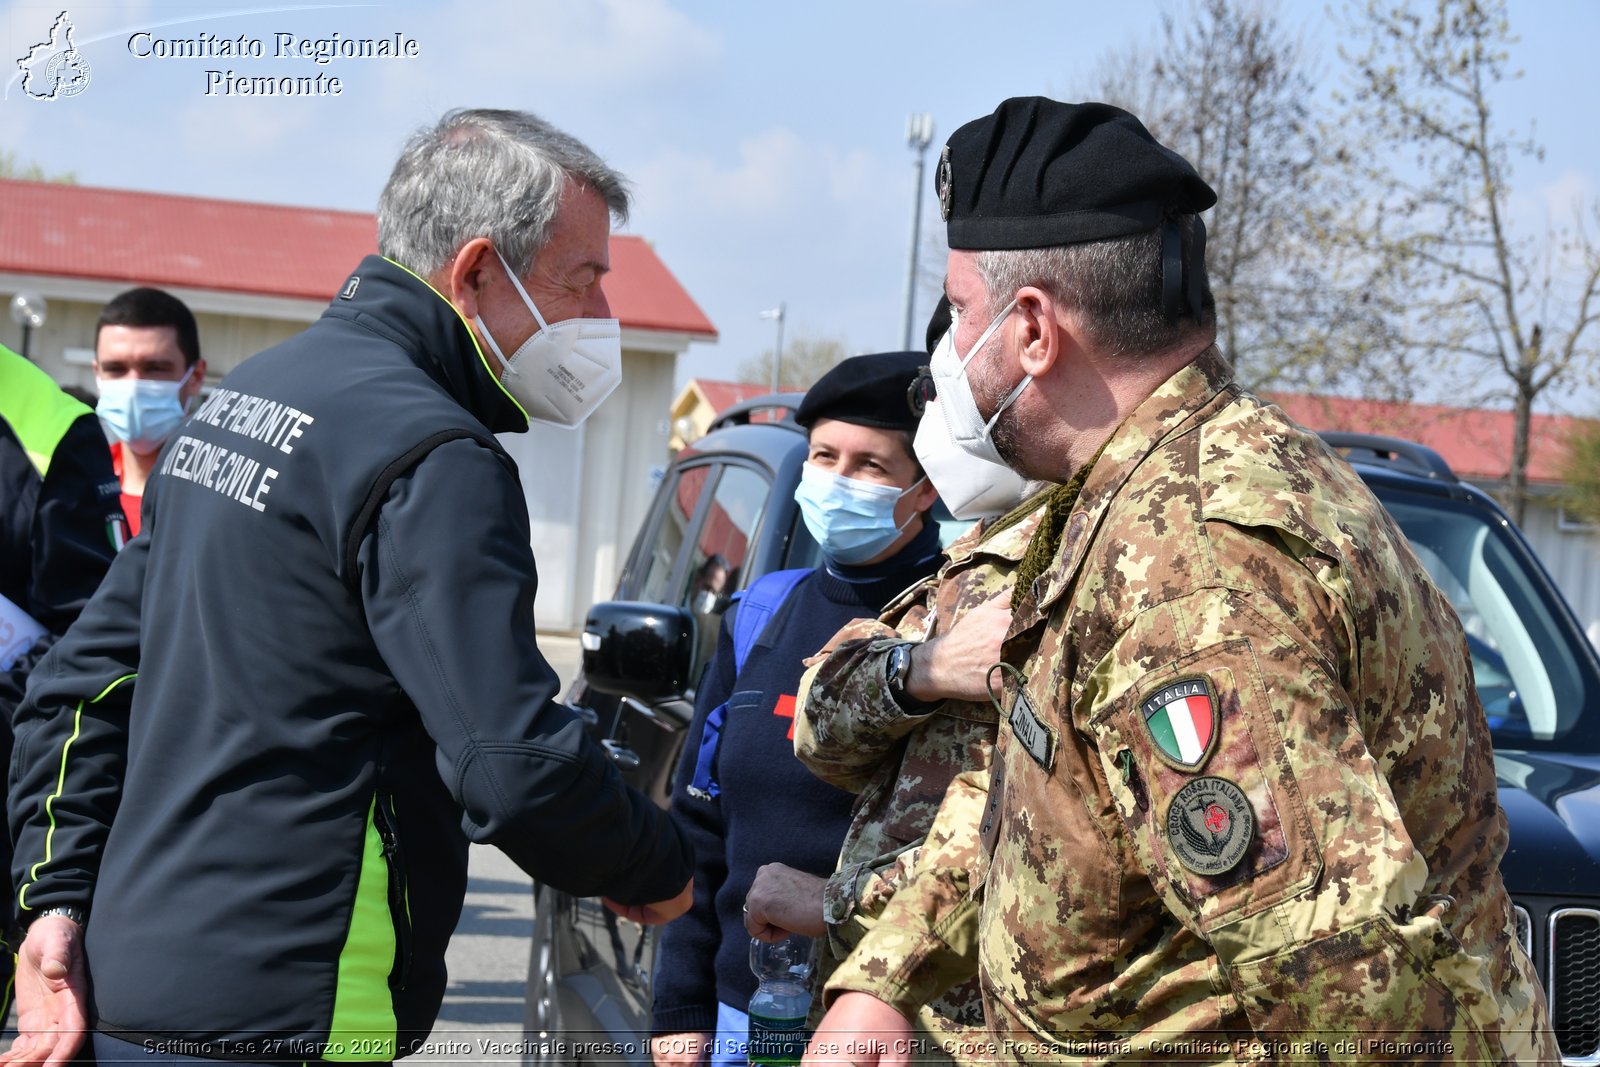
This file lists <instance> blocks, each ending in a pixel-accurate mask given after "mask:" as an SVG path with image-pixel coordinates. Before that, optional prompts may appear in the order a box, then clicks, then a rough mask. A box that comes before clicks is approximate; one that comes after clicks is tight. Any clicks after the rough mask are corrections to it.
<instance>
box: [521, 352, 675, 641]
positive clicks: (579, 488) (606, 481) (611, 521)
mask: <svg viewBox="0 0 1600 1067" xmlns="http://www.w3.org/2000/svg"><path fill="white" fill-rule="evenodd" d="M675 363H676V356H675V355H674V354H671V353H663V352H646V351H637V350H626V351H624V352H623V354H622V384H621V385H620V386H618V387H617V391H616V392H614V393H612V394H611V396H610V398H609V399H607V400H606V402H605V403H604V404H602V405H601V407H600V410H598V411H596V412H595V413H594V414H593V415H592V416H590V418H589V421H588V422H586V423H584V425H583V426H582V427H580V428H579V429H577V430H563V429H559V428H556V427H551V426H539V425H535V426H534V427H533V428H532V429H530V430H529V431H528V432H527V433H525V434H503V435H501V437H500V441H501V443H502V444H503V445H505V447H506V450H507V451H508V452H510V453H511V456H512V458H513V459H515V460H516V461H517V467H518V470H519V473H520V475H521V478H522V488H523V492H524V494H525V495H526V496H527V499H528V515H529V518H530V519H531V520H532V523H533V536H532V540H533V556H534V561H535V562H536V563H537V565H538V568H539V593H538V597H537V599H536V601H535V605H534V617H535V622H536V624H537V625H538V628H539V629H540V630H543V631H557V632H575V631H577V630H578V629H580V628H581V627H582V626H583V618H584V614H585V613H586V612H587V611H588V608H589V605H590V604H592V603H594V602H595V601H597V600H606V599H609V598H610V596H611V594H612V591H613V590H614V589H615V587H616V584H617V577H618V575H619V574H620V573H621V570H622V565H623V563H624V562H626V560H627V553H628V549H629V548H630V547H631V546H632V544H633V538H634V534H635V533H636V532H637V531H638V529H639V526H640V524H641V523H643V521H644V517H645V515H646V513H647V512H648V511H649V508H650V499H651V496H652V495H653V493H654V482H653V480H652V470H653V469H655V468H660V467H661V466H663V465H664V464H665V463H666V462H667V434H668V413H669V409H670V407H671V404H672V395H673V390H672V379H673V371H674V365H675Z"/></svg>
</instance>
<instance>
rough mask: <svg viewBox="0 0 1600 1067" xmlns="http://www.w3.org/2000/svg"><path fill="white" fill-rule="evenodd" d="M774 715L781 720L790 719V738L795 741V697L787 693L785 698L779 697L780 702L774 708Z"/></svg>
mask: <svg viewBox="0 0 1600 1067" xmlns="http://www.w3.org/2000/svg"><path fill="white" fill-rule="evenodd" d="M772 714H774V715H776V716H778V718H780V719H788V720H789V734H788V737H789V740H791V741H793V740H794V697H792V696H790V695H789V694H788V693H785V694H784V695H783V696H781V697H779V698H778V702H777V703H776V704H774V705H773V706H772Z"/></svg>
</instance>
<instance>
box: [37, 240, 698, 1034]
mask: <svg viewBox="0 0 1600 1067" xmlns="http://www.w3.org/2000/svg"><path fill="white" fill-rule="evenodd" d="M526 426H527V423H526V419H525V417H524V416H523V414H522V413H521V411H520V409H518V408H517V406H516V405H515V404H514V403H513V402H512V401H511V399H510V397H509V396H508V395H507V394H506V393H505V392H504V391H503V390H501V388H500V386H499V383H498V382H496V381H495V380H494V378H493V377H492V376H491V375H490V373H489V371H488V368H487V365H486V363H485V362H484V360H483V357H482V355H481V354H480V353H479V352H478V350H477V346H476V343H475V341H474V340H473V337H472V335H471V333H470V331H469V330H468V329H467V327H466V325H465V323H464V322H463V321H462V320H461V318H460V317H459V316H458V315H457V314H456V312H455V310H454V308H452V307H451V306H450V305H449V304H448V303H447V302H446V301H445V300H444V299H443V298H441V297H440V296H439V295H438V294H437V293H435V292H434V291H433V290H432V289H431V288H430V287H429V286H428V285H427V284H426V283H425V282H423V281H422V280H421V279H420V278H417V277H416V276H415V275H413V274H411V273H410V272H408V271H406V270H405V269H403V268H401V267H399V266H398V265H396V264H393V263H391V262H389V261H387V260H384V259H381V258H379V257H376V256H372V257H368V258H367V259H366V260H364V261H363V262H362V263H361V265H360V266H359V267H358V268H357V269H356V272H355V274H354V275H353V276H352V277H351V279H350V280H349V281H348V282H347V283H346V285H345V287H344V288H343V290H342V292H341V295H340V296H339V297H337V298H335V299H334V300H333V302H332V304H331V305H330V306H329V308H328V310H327V311H326V312H325V313H324V315H323V316H322V318H321V319H320V320H318V321H317V322H316V323H315V324H313V325H312V326H311V327H310V328H309V329H308V330H306V331H305V332H304V333H303V334H301V335H299V336H298V337H295V338H293V339H291V340H289V341H287V342H285V343H283V344H281V345H278V346H276V347H274V348H272V349H269V350H267V351H266V352H263V353H261V354H260V355H258V356H256V357H254V358H252V359H250V360H247V361H246V362H245V363H244V364H242V365H241V366H240V367H239V368H238V369H237V370H235V371H234V372H233V373H231V374H230V375H228V377H227V378H226V379H224V381H223V382H222V385H221V388H219V389H218V390H217V392H216V393H215V394H213V395H212V396H211V397H210V398H209V399H208V400H207V402H206V403H205V404H204V405H203V406H202V407H201V408H200V409H199V410H198V411H197V412H196V413H195V414H194V415H192V416H191V417H190V419H189V420H188V422H187V423H185V424H184V426H183V427H182V428H181V429H180V430H179V431H178V432H177V433H176V434H175V435H174V436H173V439H172V440H171V441H169V442H168V444H167V446H166V448H165V450H164V451H163V453H162V456H161V460H160V462H159V464H158V465H157V470H156V473H155V475H154V476H153V477H152V479H151V481H150V483H149V485H148V486H147V488H146V490H145V500H144V511H143V516H144V528H143V530H142V531H141V534H140V536H139V537H137V538H135V539H134V540H133V541H132V542H131V543H130V544H129V545H128V547H127V548H126V549H125V550H124V551H123V552H122V553H121V554H120V555H119V556H118V558H117V562H116V563H115V564H114V565H113V567H112V569H111V572H110V574H109V575H108V577H107V579H106V582H105V584H104V585H103V586H102V587H101V589H100V592H99V593H98V594H97V595H96V596H95V598H94V599H93V600H92V601H91V602H90V603H89V605H88V607H87V608H85V610H84V612H83V615H82V617H81V618H80V619H79V621H78V623H77V624H76V625H74V626H73V628H72V629H71V630H70V631H68V633H67V635H66V636H65V637H64V638H63V639H62V640H61V642H60V643H58V644H57V645H56V647H55V648H54V649H53V650H52V652H51V653H50V655H49V656H47V657H46V658H45V660H44V662H43V663H41V664H40V666H39V667H38V668H37V669H36V670H35V672H34V675H33V679H32V681H31V684H30V687H29V691H28V697H27V700H26V701H25V703H24V704H23V706H22V708H21V709H20V710H19V712H18V715H17V722H16V754H15V757H14V760H13V768H12V787H11V819H12V828H13V833H14V836H15V837H16V838H17V853H16V858H15V873H16V876H17V880H18V881H17V885H18V895H19V905H20V908H21V911H22V915H23V919H24V921H26V920H27V919H28V918H29V917H31V914H32V913H35V912H37V911H38V910H39V909H42V908H45V907H49V906H50V905H53V904H75V905H78V906H81V907H87V908H88V909H89V923H88V930H87V940H86V946H87V959H88V966H89V972H90V978H91V981H92V984H93V1008H94V1011H95V1013H96V1015H97V1017H98V1023H97V1025H98V1026H99V1028H100V1029H102V1030H104V1031H107V1032H109V1033H113V1034H117V1035H119V1036H122V1037H125V1038H128V1039H132V1040H140V1039H142V1038H145V1037H156V1038H161V1039H170V1038H180V1039H183V1040H184V1041H185V1042H186V1044H184V1045H181V1046H177V1047H178V1048H179V1049H180V1050H181V1051H186V1052H189V1053H191V1054H199V1055H203V1056H219V1057H225V1056H237V1057H242V1058H247V1059H256V1060H260V1059H263V1058H265V1057H266V1056H292V1057H295V1058H299V1059H315V1058H317V1057H319V1056H320V1057H322V1058H324V1059H329V1060H357V1061H359V1060H385V1059H390V1058H392V1057H394V1056H397V1055H404V1054H405V1053H406V1052H408V1051H411V1049H412V1048H413V1047H414V1043H415V1042H416V1041H418V1040H420V1039H421V1038H422V1037H424V1036H426V1034H427V1033H428V1031H429V1029H430V1028H431V1027H432V1025H433V1021H434V1018H435V1016H436V1015H437V1012H438V1008H439V1004H440V1001H441V999H442V997H443V994H444V988H445V969H444V951H445V944H446V942H447V940H448V939H449V937H450V933H451V931H452V930H453V929H454V927H455V923H456V919H457V917H458V915H459V913H460V910H461V903H462V897H463V893H464V890H465V885H466V853H467V843H468V841H469V840H470V841H478V842H487V843H491V844H494V845H498V846H499V847H500V848H502V849H504V850H505V851H506V852H507V853H508V854H509V855H510V856H511V857H512V858H513V859H514V860H516V861H517V863H518V864H519V865H521V866H522V867H523V869H524V870H526V871H528V872H529V873H530V874H532V875H533V876H534V877H535V878H537V879H539V880H540V881H542V882H546V883H549V884H550V885H552V886H555V887H557V888H559V889H563V890H565V891H567V892H570V893H573V894H576V895H579V896H592V895H597V894H602V893H603V894H606V895H609V896H612V897H615V898H617V899H618V900H621V901H624V902H632V903H643V902H649V901H655V900H661V899H664V898H668V897H671V896H673V895H675V894H676V893H677V892H678V891H679V890H680V889H681V888H682V887H683V885H684V884H685V882H686V881H687V880H688V878H689V876H690V873H691V866H690V850H689V847H688V845H687V843H686V842H685V840H684V839H683V837H682V835H681V834H680V833H679V832H678V831H677V830H676V829H675V828H674V827H673V826H672V824H671V821H670V820H669V819H668V818H667V817H666V816H665V814H664V813H663V812H661V811H660V810H659V809H658V808H656V807H655V806H654V805H653V804H652V803H651V802H650V801H649V800H647V799H646V798H645V797H643V796H642V795H640V794H638V793H636V792H635V791H633V790H632V789H630V788H628V787H627V786H626V785H625V784H624V783H623V782H622V780H621V778H620V777H619V776H618V774H617V772H616V770H615V769H614V768H613V767H612V765H611V763H610V762H609V761H608V760H607V758H606V757H605V755H604V753H603V752H602V751H601V750H600V749H599V747H598V746H597V745H595V744H594V743H592V742H591V741H590V740H589V738H588V737H587V736H586V735H585V733H584V728H583V725H582V723H581V722H580V721H579V720H578V719H577V718H576V717H575V716H574V715H573V714H572V713H571V712H569V711H568V710H567V709H566V708H565V707H564V706H562V705H560V704H558V703H556V702H555V700H554V698H555V696H556V691H557V685H558V681H557V679H556V676H555V673H554V672H553V671H552V670H551V669H550V667H549V666H548V665H547V664H546V662H545V661H544V659H543V657H541V656H540V654H539V650H538V648H537V647H536V646H535V644H534V618H533V600H534V589H535V585H536V579H535V573H534V560H533V555H532V552H531V550H530V548H529V523H528V512H527V507H526V504H525V503H524V501H523V498H522V491H521V487H520V484H519V482H518V477H517V471H516V468H515V466H514V464H513V463H512V461H511V459H510V457H509V456H507V455H506V453H505V451H504V450H503V449H502V448H501V447H500V445H499V444H498V442H497V441H496V440H495V439H494V437H493V433H494V432H498V431H517V430H523V429H526ZM197 1050H198V1051H197Z"/></svg>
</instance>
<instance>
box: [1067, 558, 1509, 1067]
mask: <svg viewBox="0 0 1600 1067" xmlns="http://www.w3.org/2000/svg"><path fill="white" fill-rule="evenodd" d="M1260 566H1261V567H1263V568H1270V567H1271V566H1272V564H1271V563H1261V564H1260ZM1293 570H1294V568H1280V570H1279V573H1275V574H1272V575H1271V576H1270V577H1271V581H1272V582H1273V583H1274V584H1275V585H1278V586H1279V588H1278V590H1277V591H1275V592H1274V593H1272V594H1271V595H1269V594H1267V593H1265V592H1243V591H1239V590H1235V589H1223V588H1210V589H1202V590H1199V591H1196V592H1192V593H1190V594H1188V595H1187V596H1181V597H1178V598H1176V599H1174V600H1170V601H1168V602H1166V603H1163V604H1160V605H1158V606H1156V607H1154V608H1151V609H1150V610H1147V611H1144V612H1142V613H1141V614H1139V615H1138V616H1136V617H1135V618H1134V619H1133V621H1132V625H1131V626H1130V627H1129V628H1128V629H1127V630H1126V631H1125V632H1124V633H1123V634H1122V635H1121V636H1120V637H1119V638H1118V639H1117V641H1116V642H1115V644H1114V645H1113V646H1112V648H1111V651H1110V653H1109V654H1108V655H1107V656H1106V657H1105V658H1104V659H1103V660H1101V661H1100V662H1099V663H1098V664H1097V665H1096V666H1095V667H1094V668H1093V669H1092V671H1091V672H1090V673H1088V674H1087V675H1086V676H1083V677H1085V678H1086V679H1087V680H1086V682H1084V683H1083V689H1082V692H1081V694H1075V696H1076V697H1077V698H1078V699H1076V700H1074V704H1073V721H1074V724H1075V725H1076V726H1077V728H1078V729H1080V730H1083V731H1085V732H1087V734H1088V735H1089V737H1090V738H1091V739H1092V741H1093V742H1094V745H1095V748H1096V749H1097V751H1098V757H1099V762H1100V770H1101V771H1103V773H1104V780H1105V781H1106V782H1107V783H1108V785H1109V789H1110V792H1111V795H1112V798H1113V799H1114V801H1115V804H1116V807H1117V809H1118V811H1119V813H1120V815H1121V817H1122V819H1123V821H1124V823H1125V824H1126V826H1127V828H1128V830H1129V832H1130V836H1131V838H1132V840H1133V844H1134V847H1135V849H1136V851H1137V857H1138V860H1139V862H1140V864H1141V866H1142V867H1143V868H1144V870H1145V872H1146V873H1147V874H1148V875H1149V877H1150V879H1151V882H1152V883H1153V885H1154V886H1155V888H1156V890H1157V891H1158V892H1159V893H1160V894H1161V895H1162V898H1163V900H1164V903H1165V905H1166V907H1167V908H1168V910H1169V911H1170V912H1171V913H1172V914H1173V915H1174V916H1175V917H1176V919H1177V920H1178V921H1179V922H1181V923H1182V924H1183V925H1184V926H1186V927H1188V928H1189V929H1190V930H1192V931H1194V932H1195V933H1196V934H1198V935H1199V936H1200V937H1202V938H1204V939H1205V940H1206V941H1207V942H1209V943H1210V945H1211V946H1212V947H1213V949H1214V951H1215V953H1216V955H1217V957H1218V960H1219V962H1220V963H1221V965H1222V970H1223V973H1224V975H1226V980H1227V981H1228V982H1229V983H1230V984H1231V986H1232V989H1233V992H1234V995H1235V996H1236V997H1237V998H1238V1001H1239V1003H1240V1004H1241V1006H1242V1007H1243V1010H1244V1011H1245V1013H1246V1014H1247V1016H1248V1017H1249V1020H1250V1023H1251V1025H1252V1028H1253V1029H1254V1030H1255V1032H1256V1033H1258V1034H1264V1035H1265V1034H1270V1035H1272V1036H1273V1037H1274V1038H1275V1039H1276V1038H1279V1037H1282V1038H1286V1039H1292V1038H1295V1037H1301V1038H1304V1039H1305V1040H1308V1041H1315V1040H1318V1039H1321V1040H1328V1041H1331V1040H1334V1039H1338V1038H1344V1037H1348V1036H1350V1035H1352V1034H1358V1033H1361V1034H1374V1035H1377V1036H1380V1037H1398V1038H1401V1039H1403V1038H1404V1036H1405V1035H1410V1034H1418V1033H1427V1034H1428V1035H1429V1036H1430V1037H1437V1038H1445V1037H1447V1036H1448V1038H1449V1040H1450V1041H1451V1043H1452V1045H1453V1048H1454V1049H1455V1050H1456V1051H1457V1052H1458V1053H1460V1054H1462V1055H1463V1057H1464V1060H1463V1062H1466V1061H1472V1062H1480V1061H1481V1062H1488V1061H1496V1062H1497V1061H1498V1060H1499V1059H1500V1056H1501V1053H1500V1050H1490V1049H1488V1048H1486V1047H1485V1044H1484V1038H1483V1036H1482V1035H1483V1034H1485V1033H1493V1032H1494V1030H1495V1029H1497V1024H1496V1020H1497V1019H1498V1017H1499V1014H1500V1008H1499V1006H1498V1005H1497V1000H1496V992H1497V991H1496V990H1495V989H1494V988H1493V984H1492V983H1491V982H1490V981H1488V975H1489V973H1490V972H1489V969H1488V968H1487V967H1485V966H1484V965H1483V961H1482V960H1479V959H1477V958H1476V957H1473V956H1471V955H1470V954H1468V953H1467V952H1465V951H1464V950H1463V949H1462V947H1461V945H1460V943H1459V942H1458V941H1457V940H1456V938H1455V936H1454V935H1453V934H1452V932H1451V930H1450V927H1449V920H1450V914H1451V910H1452V907H1453V905H1454V901H1453V900H1452V899H1451V898H1449V897H1437V896H1428V895H1425V893H1424V887H1425V883H1426V882H1427V879H1428V877H1429V871H1428V865H1427V863H1426V862H1425V860H1424V858H1423V857H1422V855H1420V854H1419V852H1418V850H1417V848H1416V847H1415V845H1414V843H1413V840H1412V838H1411V835H1410V834H1409V833H1408V831H1407V827H1406V825H1405V823H1404V821H1403V820H1402V816H1401V812H1400V809H1399V806H1398V804H1397V802H1396V800H1395V796H1394V794H1393V792H1392V791H1391V789H1390V785H1389V782H1388V779H1387V778H1386V777H1385V775H1384V773H1383V772H1382V770H1381V764H1382V761H1383V760H1384V759H1385V754H1384V753H1383V752H1381V751H1371V750H1369V749H1368V747H1367V744H1366V743H1365V741H1364V738H1363V730H1362V722H1361V719H1360V716H1359V715H1358V714H1357V712H1356V710H1355V708H1354V707H1353V704H1354V701H1353V700H1352V698H1351V697H1350V695H1349V694H1348V692H1347V691H1346V690H1345V689H1344V687H1343V685H1342V684H1341V678H1342V677H1343V676H1345V670H1346V668H1345V667H1343V666H1341V662H1342V660H1341V653H1340V644H1341V642H1340V641H1339V639H1338V638H1337V636H1336V635H1337V633H1338V631H1339V630H1341V629H1344V628H1346V626H1347V623H1348V620H1347V619H1344V618H1342V617H1340V616H1339V615H1338V609H1337V607H1336V606H1335V607H1334V608H1333V614H1332V616H1331V617H1330V616H1329V615H1325V614H1321V613H1318V612H1312V611H1306V612H1304V613H1303V614H1302V613H1291V612H1290V611H1289V610H1286V608H1285V606H1284V605H1285V604H1286V603H1290V604H1293V603H1299V604H1301V605H1302V606H1303V605H1304V604H1306V603H1308V602H1310V600H1311V599H1312V598H1310V597H1307V596H1305V595H1303V591H1300V592H1296V591H1291V592H1289V593H1288V594H1285V593H1284V592H1283V591H1282V588H1283V587H1287V586H1292V585H1294V584H1295V583H1297V582H1302V579H1304V578H1305V577H1306V576H1305V575H1304V572H1301V573H1300V574H1299V575H1296V574H1294V573H1292V572H1293ZM1325 603H1330V604H1331V601H1325ZM1439 772H1440V773H1452V772H1451V769H1450V768H1448V767H1441V768H1440V770H1439ZM1479 800H1480V801H1483V802H1488V803H1492V798H1488V799H1487V800H1486V801H1484V798H1479Z"/></svg>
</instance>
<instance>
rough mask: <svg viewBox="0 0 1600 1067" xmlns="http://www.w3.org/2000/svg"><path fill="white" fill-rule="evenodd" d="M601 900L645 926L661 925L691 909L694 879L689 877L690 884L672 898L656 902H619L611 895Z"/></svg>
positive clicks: (624, 916) (626, 917)
mask: <svg viewBox="0 0 1600 1067" xmlns="http://www.w3.org/2000/svg"><path fill="white" fill-rule="evenodd" d="M600 902H601V903H602V904H604V905H605V906H606V907H608V908H610V909H611V910H612V911H614V912H616V913H617V914H618V915H620V916H622V917H623V918H624V919H632V920H633V921H634V922H636V923H643V924H644V925H645V926H660V925H661V924H662V923H667V922H671V921H672V920H673V919H676V918H677V917H678V916H680V915H682V914H683V913H684V912H686V911H688V910H689V905H691V904H693V903H694V879H693V878H691V879H689V882H688V884H687V885H685V886H684V887H683V889H682V891H681V892H679V893H678V895H677V896H675V897H673V898H672V899H671V900H658V901H656V902H655V903H654V904H618V903H617V902H616V901H614V900H612V899H611V898H610V897H601V898H600Z"/></svg>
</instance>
